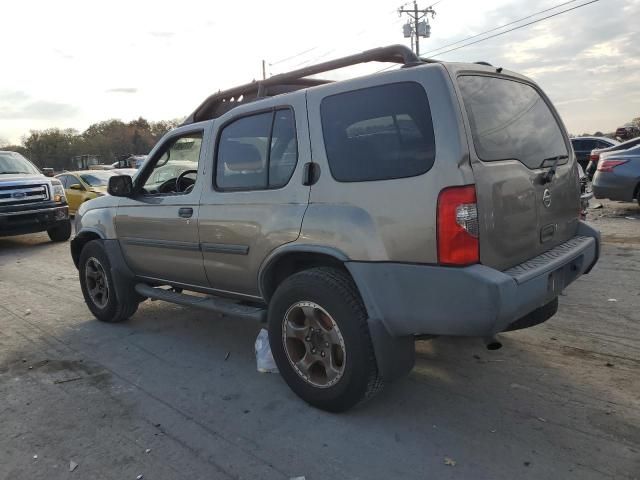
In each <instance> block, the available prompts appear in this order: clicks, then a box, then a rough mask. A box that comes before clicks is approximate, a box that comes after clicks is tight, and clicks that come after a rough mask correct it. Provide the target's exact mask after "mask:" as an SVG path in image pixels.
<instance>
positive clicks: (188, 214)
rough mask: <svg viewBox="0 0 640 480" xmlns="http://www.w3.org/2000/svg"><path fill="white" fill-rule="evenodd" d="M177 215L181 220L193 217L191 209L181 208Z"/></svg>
mask: <svg viewBox="0 0 640 480" xmlns="http://www.w3.org/2000/svg"><path fill="white" fill-rule="evenodd" d="M178 215H180V216H181V217H182V218H191V215H193V208H191V207H182V208H180V209H179V210H178Z"/></svg>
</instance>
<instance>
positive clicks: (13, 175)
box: [0, 151, 71, 242]
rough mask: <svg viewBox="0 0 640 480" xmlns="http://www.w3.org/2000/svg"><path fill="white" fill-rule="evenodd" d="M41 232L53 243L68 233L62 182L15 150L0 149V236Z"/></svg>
mask: <svg viewBox="0 0 640 480" xmlns="http://www.w3.org/2000/svg"><path fill="white" fill-rule="evenodd" d="M44 231H46V232H47V234H48V235H49V238H50V239H51V240H52V241H54V242H65V241H67V240H69V237H70V236H71V222H70V221H69V208H68V206H67V198H66V196H65V193H64V189H63V188H62V185H61V184H60V182H59V181H58V180H57V179H55V178H48V177H46V176H45V175H43V174H42V173H41V172H40V170H38V168H37V167H36V166H35V165H34V164H33V163H31V162H30V161H29V160H27V159H26V158H24V157H23V156H22V155H20V154H19V153H17V152H9V151H0V237H4V236H8V235H22V234H25V233H36V232H44Z"/></svg>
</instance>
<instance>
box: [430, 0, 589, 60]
mask: <svg viewBox="0 0 640 480" xmlns="http://www.w3.org/2000/svg"><path fill="white" fill-rule="evenodd" d="M577 1H578V0H570V1H568V2H564V3H560V4H558V5H555V6H553V7H550V8H547V9H545V10H540V11H539V12H535V13H532V14H531V15H527V16H526V17H522V18H519V19H518V20H514V21H512V22H509V23H505V24H504V25H500V26H499V27H495V28H492V29H490V30H487V31H485V32H481V33H477V34H476V35H471V36H470V37H467V38H463V39H462V40H458V41H456V42H453V43H448V44H446V45H442V46H440V47H438V48H436V49H434V50H430V51H428V52H426V53H425V55H428V54H430V53H433V52H437V51H438V50H442V49H444V48H447V47H451V46H453V45H458V44H459V43H462V42H466V41H467V40H471V39H473V38H477V37H481V36H482V35H486V34H487V33H491V32H495V31H496V30H500V29H502V28H504V27H508V26H509V25H513V24H514V23H520V22H522V21H524V20H528V19H529V18H532V17H535V16H538V15H540V14H541V13H546V12H549V11H551V10H555V9H556V8H560V7H563V6H565V5H568V4H570V3H575V2H577Z"/></svg>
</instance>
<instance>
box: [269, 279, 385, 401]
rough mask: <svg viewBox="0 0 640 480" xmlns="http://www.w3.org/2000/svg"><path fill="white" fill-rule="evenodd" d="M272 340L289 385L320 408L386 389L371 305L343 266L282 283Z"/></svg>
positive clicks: (272, 316) (274, 303)
mask: <svg viewBox="0 0 640 480" xmlns="http://www.w3.org/2000/svg"><path fill="white" fill-rule="evenodd" d="M269 343H270V344H271V351H272V353H273V357H274V360H275V361H276V364H277V366H278V369H279V370H280V373H281V375H282V377H283V378H284V380H285V381H286V382H287V384H288V385H289V387H290V388H291V389H292V390H293V391H294V392H295V393H296V394H297V395H298V396H299V397H300V398H302V399H303V400H305V401H306V402H307V403H309V404H311V405H313V406H315V407H317V408H321V409H323V410H327V411H330V412H342V411H345V410H348V409H349V408H351V407H353V406H354V405H356V404H357V403H359V402H360V401H362V400H365V399H367V398H370V397H372V396H373V395H374V394H375V393H376V392H378V391H379V390H380V389H381V388H382V378H381V377H380V375H379V373H378V369H377V364H376V359H375V354H374V351H373V345H372V343H371V337H370V335H369V327H368V324H367V312H366V309H365V308H364V305H363V304H362V300H361V299H360V295H359V293H358V290H357V288H356V286H355V285H354V284H353V281H352V280H351V279H350V278H349V277H348V275H346V274H345V273H344V272H341V271H340V270H337V269H333V268H324V267H322V268H312V269H309V270H305V271H302V272H299V273H296V274H294V275H292V276H290V277H289V278H287V279H286V280H284V281H283V282H282V283H281V284H280V286H279V287H278V288H277V290H276V292H275V293H274V295H273V298H272V299H271V302H270V305H269Z"/></svg>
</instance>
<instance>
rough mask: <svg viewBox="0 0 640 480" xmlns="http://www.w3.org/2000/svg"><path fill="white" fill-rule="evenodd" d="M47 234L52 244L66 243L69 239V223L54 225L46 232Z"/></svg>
mask: <svg viewBox="0 0 640 480" xmlns="http://www.w3.org/2000/svg"><path fill="white" fill-rule="evenodd" d="M47 234H48V235H49V238H50V239H51V241H52V242H66V241H67V240H69V238H70V237H71V222H70V221H69V220H67V221H66V222H64V223H61V224H59V225H56V226H55V227H52V228H50V229H49V230H47Z"/></svg>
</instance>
